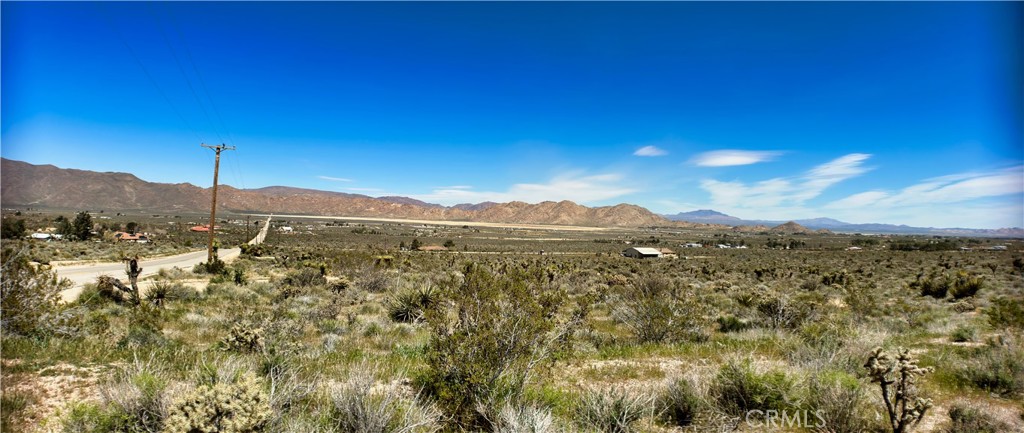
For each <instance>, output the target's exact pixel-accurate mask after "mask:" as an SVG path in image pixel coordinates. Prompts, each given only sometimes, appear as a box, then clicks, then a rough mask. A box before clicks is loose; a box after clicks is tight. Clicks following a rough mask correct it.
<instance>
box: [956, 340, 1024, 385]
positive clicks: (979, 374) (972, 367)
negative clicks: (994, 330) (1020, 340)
mask: <svg viewBox="0 0 1024 433" xmlns="http://www.w3.org/2000/svg"><path fill="white" fill-rule="evenodd" d="M956 375H957V376H958V377H959V378H960V380H961V381H963V382H966V383H968V384H970V385H972V386H974V387H977V388H980V389H983V390H985V391H988V392H993V393H996V394H999V395H1003V396H1007V397H1009V396H1014V395H1019V394H1022V393H1024V350H1021V349H1020V348H1014V347H1003V346H997V347H981V348H978V349H977V350H976V351H975V352H974V353H972V354H971V356H970V357H969V358H967V359H964V360H963V361H962V362H961V363H959V364H958V366H957V368H956Z"/></svg>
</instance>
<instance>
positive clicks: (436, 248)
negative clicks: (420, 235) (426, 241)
mask: <svg viewBox="0 0 1024 433" xmlns="http://www.w3.org/2000/svg"><path fill="white" fill-rule="evenodd" d="M417 250H419V251H430V252H437V251H448V248H445V247H442V246H440V245H424V246H422V247H419V248H417Z"/></svg>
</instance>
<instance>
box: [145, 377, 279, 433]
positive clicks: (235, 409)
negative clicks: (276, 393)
mask: <svg viewBox="0 0 1024 433" xmlns="http://www.w3.org/2000/svg"><path fill="white" fill-rule="evenodd" d="M218 379H219V380H217V381H216V382H215V383H209V384H203V385H200V386H198V387H196V389H195V390H193V391H192V392H189V393H187V394H185V395H184V396H182V397H181V398H179V399H178V400H176V401H175V402H174V403H173V404H172V405H171V407H170V410H169V413H168V416H167V418H166V420H165V421H164V428H163V432H164V433H197V432H217V433H255V432H262V431H264V430H265V428H266V426H267V424H268V422H269V421H270V418H271V410H270V404H269V396H268V395H267V392H266V391H264V389H263V382H262V380H260V379H258V378H257V377H256V376H255V375H253V374H252V373H243V374H240V375H238V376H237V377H235V378H218Z"/></svg>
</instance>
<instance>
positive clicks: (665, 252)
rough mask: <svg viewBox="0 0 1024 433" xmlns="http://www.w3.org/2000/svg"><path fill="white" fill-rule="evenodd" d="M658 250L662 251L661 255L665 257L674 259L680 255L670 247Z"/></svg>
mask: <svg viewBox="0 0 1024 433" xmlns="http://www.w3.org/2000/svg"><path fill="white" fill-rule="evenodd" d="M658 252H660V253H661V256H662V257H665V258H670V259H674V258H676V257H679V255H677V254H676V252H675V251H672V250H670V249H668V248H658Z"/></svg>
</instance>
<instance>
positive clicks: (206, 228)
mask: <svg viewBox="0 0 1024 433" xmlns="http://www.w3.org/2000/svg"><path fill="white" fill-rule="evenodd" d="M189 230H191V231H194V232H204V233H205V232H209V231H210V226H195V227H192V228H190V229H189Z"/></svg>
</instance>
